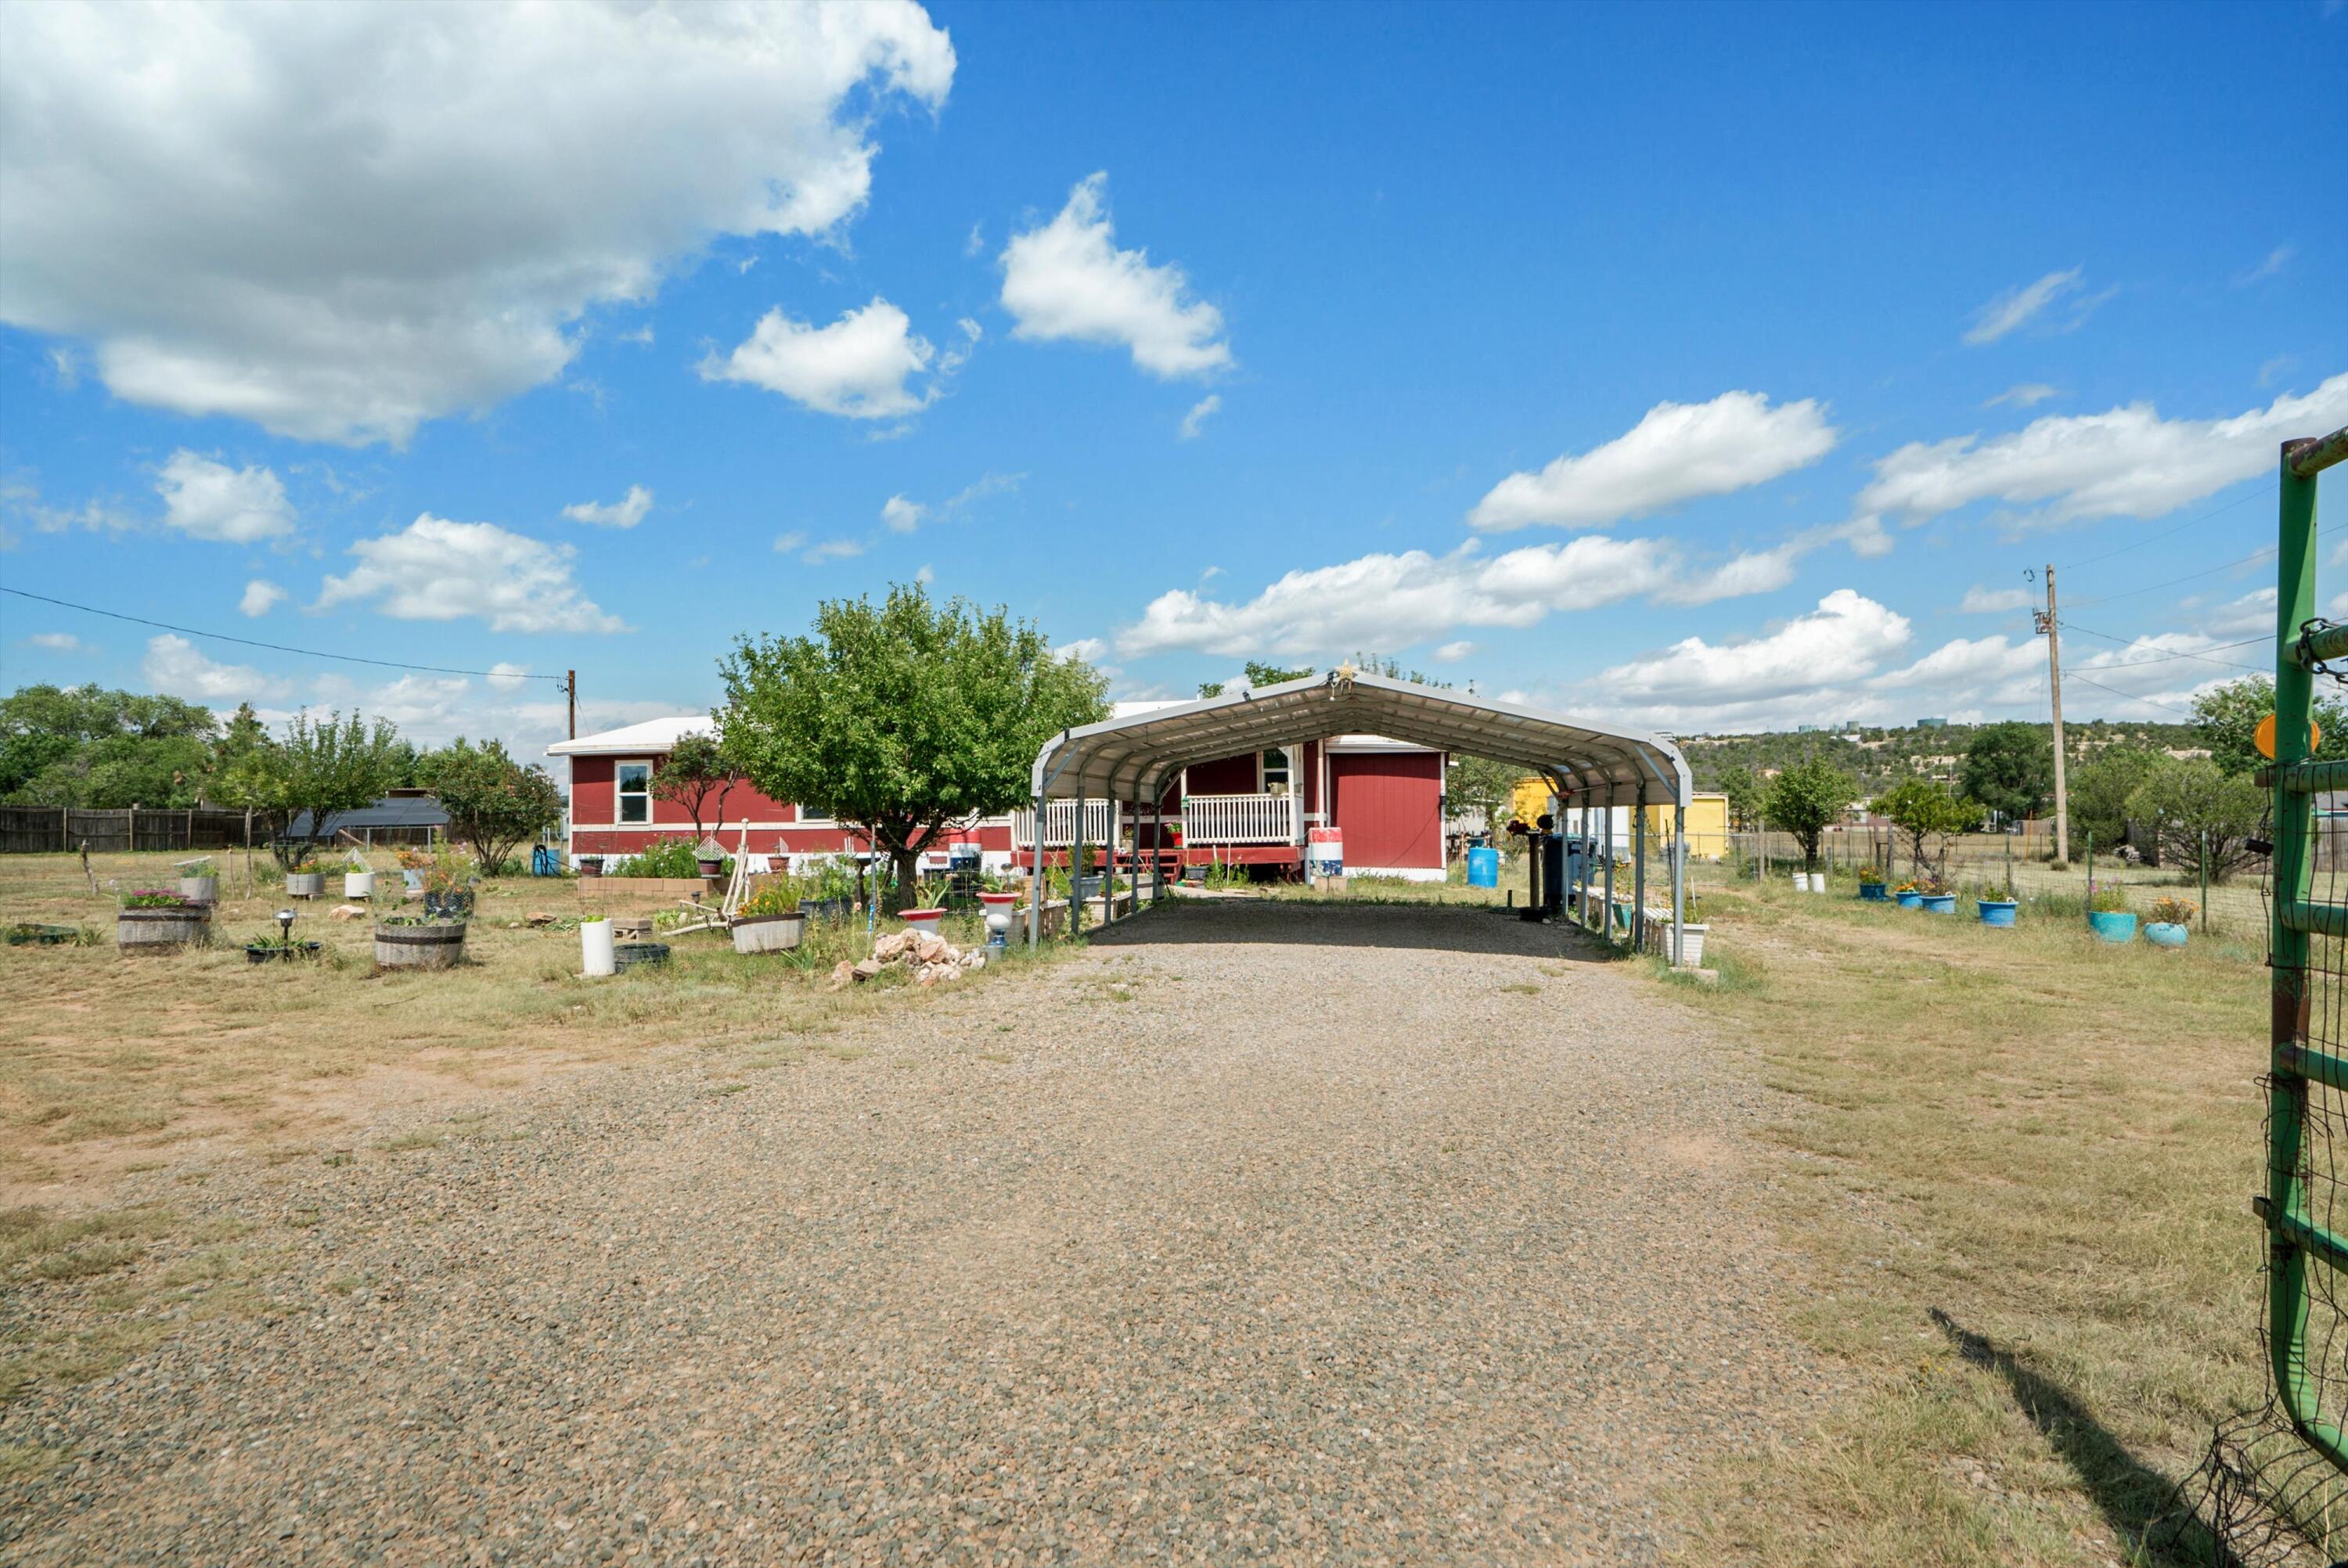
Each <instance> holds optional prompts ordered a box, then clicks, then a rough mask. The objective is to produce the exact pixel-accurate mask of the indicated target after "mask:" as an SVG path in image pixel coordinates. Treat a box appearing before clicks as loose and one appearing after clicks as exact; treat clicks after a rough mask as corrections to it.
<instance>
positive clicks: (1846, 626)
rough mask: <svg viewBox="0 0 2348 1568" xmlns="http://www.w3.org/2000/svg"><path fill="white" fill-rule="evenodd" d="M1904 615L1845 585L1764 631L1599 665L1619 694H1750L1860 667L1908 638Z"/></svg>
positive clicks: (1697, 698)
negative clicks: (1609, 666)
mask: <svg viewBox="0 0 2348 1568" xmlns="http://www.w3.org/2000/svg"><path fill="white" fill-rule="evenodd" d="M1909 635H1910V631H1909V625H1908V618H1907V617H1906V616H1904V615H1901V614H1899V613H1898V612H1897V611H1895V610H1890V609H1888V608H1886V607H1885V606H1883V605H1881V604H1879V603H1877V602H1876V601H1875V600H1871V599H1869V598H1867V597H1866V596H1865V595H1863V594H1860V593H1859V592H1857V591H1856V590H1854V589H1848V588H1840V589H1835V591H1834V592H1832V593H1830V594H1828V595H1827V596H1826V597H1825V598H1824V599H1822V600H1818V609H1816V610H1813V611H1811V612H1810V613H1808V614H1807V615H1800V616H1797V617H1795V618H1794V619H1793V620H1789V621H1787V622H1786V624H1785V625H1783V626H1781V627H1779V628H1778V629H1777V630H1775V631H1772V632H1770V633H1768V634H1767V635H1766V636H1762V637H1755V638H1750V639H1747V640H1746V641H1732V642H1713V641H1707V640H1706V639H1704V638H1703V637H1689V638H1684V639H1683V640H1682V641H1678V642H1675V643H1673V644H1672V645H1671V646H1670V647H1669V648H1666V649H1664V650H1663V651H1661V652H1659V653H1652V654H1648V655H1646V656H1645V657H1643V658H1640V659H1634V660H1632V661H1629V662H1627V663H1623V664H1617V665H1615V666H1614V667H1613V668H1612V669H1610V670H1607V671H1604V672H1602V673H1601V675H1600V676H1599V677H1598V681H1597V684H1598V685H1600V686H1601V687H1603V688H1604V689H1606V691H1607V692H1608V693H1609V695H1610V696H1612V697H1613V698H1614V699H1616V700H1620V701H1623V702H1630V703H1632V704H1634V705H1635V704H1636V703H1639V702H1667V703H1673V704H1685V703H1689V702H1710V703H1731V702H1759V701H1763V700H1766V699H1769V698H1777V697H1784V696H1786V695H1787V694H1789V693H1792V692H1802V691H1806V690H1810V689H1813V688H1816V687H1818V686H1820V685H1823V684H1825V683H1827V682H1828V681H1831V680H1836V679H1849V678H1851V677H1854V676H1858V675H1862V674H1865V673H1867V672H1868V671H1871V670H1872V669H1874V667H1875V666H1876V665H1877V664H1878V663H1879V661H1881V660H1882V659H1883V658H1884V657H1885V656H1887V655H1889V654H1891V653H1895V652H1897V651H1899V650H1900V649H1901V648H1903V647H1905V646H1906V645H1907V643H1908V639H1909Z"/></svg>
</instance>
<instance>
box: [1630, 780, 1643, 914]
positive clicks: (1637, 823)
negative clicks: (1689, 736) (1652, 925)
mask: <svg viewBox="0 0 2348 1568" xmlns="http://www.w3.org/2000/svg"><path fill="white" fill-rule="evenodd" d="M1638 813H1639V815H1637V816H1636V817H1634V818H1632V822H1631V947H1632V950H1633V951H1635V952H1641V953H1643V952H1645V951H1646V950H1647V785H1646V783H1645V781H1643V780H1642V781H1641V782H1640V784H1639V804H1638Z"/></svg>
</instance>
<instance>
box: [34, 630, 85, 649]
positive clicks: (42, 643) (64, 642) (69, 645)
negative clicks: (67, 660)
mask: <svg viewBox="0 0 2348 1568" xmlns="http://www.w3.org/2000/svg"><path fill="white" fill-rule="evenodd" d="M25 641H26V642H28V643H30V644H32V646H34V647H36V648H46V649H47V650H48V651H50V652H52V653H73V652H77V651H79V650H80V648H81V645H82V643H81V639H80V638H78V637H76V636H75V635H74V634H73V633H72V632H70V631H36V632H35V633H33V635H31V636H30V637H27V638H26V639H25Z"/></svg>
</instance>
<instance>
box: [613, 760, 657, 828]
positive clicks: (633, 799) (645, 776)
mask: <svg viewBox="0 0 2348 1568" xmlns="http://www.w3.org/2000/svg"><path fill="white" fill-rule="evenodd" d="M618 776H619V786H620V790H619V801H620V809H619V817H618V820H619V821H620V822H622V823H623V824H625V823H631V822H650V821H651V820H652V819H653V765H652V764H650V763H622V764H620V767H619V775H618Z"/></svg>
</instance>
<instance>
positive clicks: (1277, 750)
mask: <svg viewBox="0 0 2348 1568" xmlns="http://www.w3.org/2000/svg"><path fill="white" fill-rule="evenodd" d="M1262 774H1263V793H1264V794H1287V793H1288V750H1287V748H1286V747H1284V746H1274V747H1272V749H1271V750H1270V751H1268V752H1266V753H1263V769H1262Z"/></svg>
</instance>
